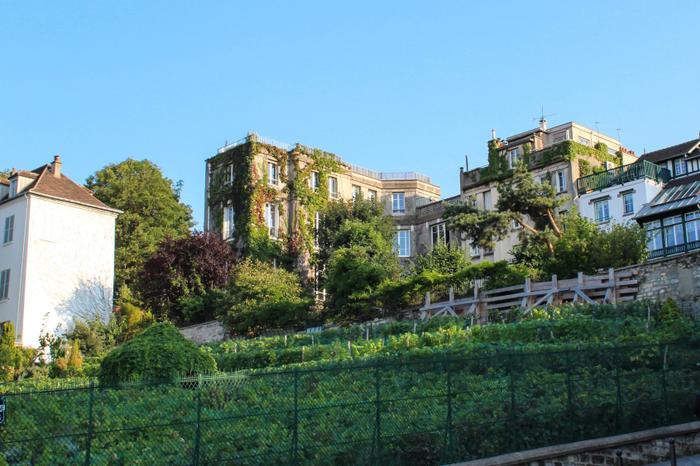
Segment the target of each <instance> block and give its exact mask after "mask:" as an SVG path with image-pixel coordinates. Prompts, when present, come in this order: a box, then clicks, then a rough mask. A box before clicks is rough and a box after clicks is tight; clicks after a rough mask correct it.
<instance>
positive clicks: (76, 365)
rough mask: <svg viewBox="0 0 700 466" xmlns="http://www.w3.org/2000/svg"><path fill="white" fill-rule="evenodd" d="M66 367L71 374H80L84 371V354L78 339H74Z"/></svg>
mask: <svg viewBox="0 0 700 466" xmlns="http://www.w3.org/2000/svg"><path fill="white" fill-rule="evenodd" d="M66 367H67V369H68V373H69V374H70V375H79V374H80V373H81V372H82V371H83V355H82V354H80V344H79V343H78V340H73V343H72V344H71V347H70V351H69V353H68V359H67V361H66Z"/></svg>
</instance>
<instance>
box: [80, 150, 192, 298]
mask: <svg viewBox="0 0 700 466" xmlns="http://www.w3.org/2000/svg"><path fill="white" fill-rule="evenodd" d="M87 187H88V189H90V190H92V191H93V193H94V194H95V196H96V197H97V198H98V199H100V200H101V201H103V202H104V203H106V204H107V205H109V206H111V207H114V208H116V209H119V210H122V211H123V213H122V214H121V215H119V217H118V219H117V227H116V258H115V275H116V285H117V289H118V290H121V288H122V287H124V286H127V287H132V286H133V285H134V284H135V283H136V280H137V278H138V275H139V272H140V271H141V269H142V267H143V264H144V262H145V261H146V259H147V258H148V257H149V256H150V255H151V254H152V253H153V252H154V251H155V250H156V248H157V246H158V244H160V243H161V242H162V241H163V240H165V239H166V238H181V237H183V236H186V235H188V234H189V231H190V228H191V227H192V226H193V222H192V211H191V209H190V208H189V207H188V206H186V205H184V204H182V203H181V202H180V190H181V185H180V184H179V183H173V182H172V181H171V180H169V179H168V178H165V177H164V176H163V173H162V172H161V170H160V168H158V166H157V165H155V164H154V163H153V162H150V161H148V160H134V159H127V160H125V161H123V162H121V163H118V164H113V165H108V166H106V167H105V168H103V169H101V170H99V171H97V172H96V173H95V174H94V175H91V176H90V177H89V178H88V180H87Z"/></svg>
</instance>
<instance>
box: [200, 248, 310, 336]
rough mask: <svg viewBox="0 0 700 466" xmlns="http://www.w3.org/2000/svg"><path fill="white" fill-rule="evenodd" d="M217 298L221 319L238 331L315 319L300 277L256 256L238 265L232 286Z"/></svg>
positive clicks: (257, 330)
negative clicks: (260, 260)
mask: <svg viewBox="0 0 700 466" xmlns="http://www.w3.org/2000/svg"><path fill="white" fill-rule="evenodd" d="M214 299H215V300H216V304H215V307H216V309H217V314H218V319H219V320H221V322H222V323H223V324H224V325H225V326H226V328H227V329H229V330H230V331H231V332H233V333H234V334H244V335H256V334H259V333H260V332H263V331H265V330H268V329H271V328H281V327H289V326H292V327H298V326H300V325H303V324H304V322H306V321H307V320H308V319H309V318H311V316H310V314H309V308H310V306H311V302H310V299H309V298H308V297H307V295H306V293H305V292H304V289H303V288H302V286H301V283H300V279H299V276H298V275H297V274H295V273H293V272H288V271H286V270H284V269H281V268H275V267H273V266H272V265H270V264H268V263H265V262H259V261H256V260H253V259H245V260H243V261H242V262H240V263H239V264H238V266H237V267H236V270H235V273H234V277H233V280H232V282H231V284H230V286H229V288H228V289H226V291H225V292H223V293H221V294H220V295H219V296H218V297H215V298H214Z"/></svg>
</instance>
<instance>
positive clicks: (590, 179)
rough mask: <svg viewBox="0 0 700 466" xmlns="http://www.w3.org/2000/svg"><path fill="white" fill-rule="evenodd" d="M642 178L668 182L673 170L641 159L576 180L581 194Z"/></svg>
mask: <svg viewBox="0 0 700 466" xmlns="http://www.w3.org/2000/svg"><path fill="white" fill-rule="evenodd" d="M642 178H648V179H651V180H654V181H656V182H663V183H666V182H667V181H668V180H669V179H671V172H670V171H668V170H667V169H666V168H663V167H661V166H659V165H656V164H654V163H651V162H647V161H646V160H640V161H638V162H635V163H631V164H628V165H622V166H621V167H616V168H611V169H610V170H606V171H604V172H600V173H594V174H593V175H588V176H584V177H581V178H579V179H578V180H576V189H577V190H578V193H579V194H584V193H587V192H590V191H599V190H601V189H605V188H609V187H610V186H614V185H616V184H622V183H628V182H630V181H634V180H639V179H642Z"/></svg>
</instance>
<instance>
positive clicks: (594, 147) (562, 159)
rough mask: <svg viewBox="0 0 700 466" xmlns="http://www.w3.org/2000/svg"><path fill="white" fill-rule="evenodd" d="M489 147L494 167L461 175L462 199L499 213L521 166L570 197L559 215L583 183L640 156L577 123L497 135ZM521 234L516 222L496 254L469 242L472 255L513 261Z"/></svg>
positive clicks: (477, 259) (543, 122)
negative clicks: (505, 186) (502, 190)
mask: <svg viewBox="0 0 700 466" xmlns="http://www.w3.org/2000/svg"><path fill="white" fill-rule="evenodd" d="M488 147H489V164H488V166H485V167H479V168H476V169H473V170H466V171H465V170H464V169H462V170H460V191H461V192H460V198H461V200H462V201H463V202H467V201H468V202H473V203H475V204H476V205H477V206H478V207H481V208H483V209H486V210H495V206H496V203H497V202H498V190H497V186H498V183H499V182H502V181H503V180H506V179H508V178H509V177H510V176H511V174H512V170H513V168H514V167H515V165H516V164H517V163H518V162H519V161H523V162H524V163H525V164H526V165H527V167H528V169H529V171H530V172H531V173H532V176H533V177H534V179H535V180H537V181H540V182H548V183H551V184H552V186H553V187H554V189H555V192H556V195H557V196H565V197H566V199H567V202H566V203H565V204H564V205H563V206H562V207H561V208H560V212H559V213H563V212H565V211H567V210H569V209H570V208H571V207H572V206H573V205H575V202H576V197H577V191H576V184H575V183H576V181H577V180H578V179H579V178H581V177H582V176H586V175H591V174H593V172H594V171H599V170H605V169H608V168H610V167H615V166H620V165H625V164H631V163H634V162H636V161H637V157H636V155H635V154H634V153H633V152H632V151H629V150H627V149H625V148H624V147H622V146H621V144H620V142H619V141H618V140H617V139H615V138H612V137H610V136H607V135H605V134H602V133H600V132H598V131H594V130H592V129H590V128H587V127H585V126H582V125H580V124H578V123H575V122H568V123H564V124H561V125H557V126H555V127H552V128H549V127H548V126H547V121H546V120H544V119H542V120H541V121H540V125H539V127H537V128H534V129H532V130H529V131H525V132H523V133H519V134H516V135H513V136H509V137H507V138H505V139H500V138H497V137H496V134H495V131H494V132H493V134H492V139H491V140H490V141H489V142H488ZM591 218H592V217H591ZM520 229H521V227H520V225H518V224H516V223H513V225H512V227H511V231H510V234H508V235H507V237H505V238H504V239H502V240H500V241H498V242H496V244H495V247H494V248H493V249H492V250H483V249H482V248H480V247H478V246H474V245H473V244H471V242H470V241H469V240H467V241H466V243H467V244H466V245H465V251H466V254H467V255H468V256H469V257H470V258H471V259H472V261H474V262H480V261H484V260H488V261H498V260H508V259H510V258H511V250H512V248H513V246H515V245H517V244H518V243H519V241H520V233H521V231H520Z"/></svg>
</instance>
